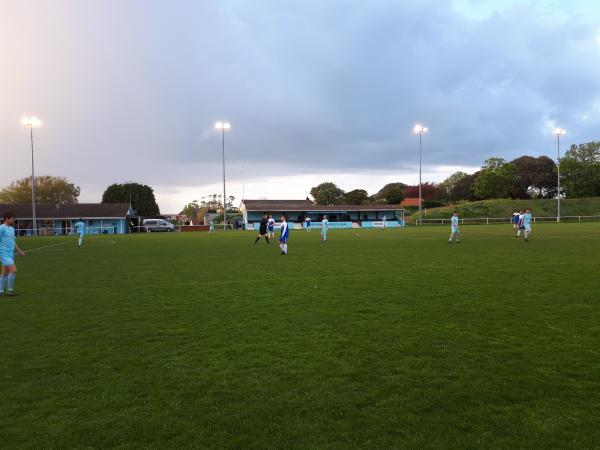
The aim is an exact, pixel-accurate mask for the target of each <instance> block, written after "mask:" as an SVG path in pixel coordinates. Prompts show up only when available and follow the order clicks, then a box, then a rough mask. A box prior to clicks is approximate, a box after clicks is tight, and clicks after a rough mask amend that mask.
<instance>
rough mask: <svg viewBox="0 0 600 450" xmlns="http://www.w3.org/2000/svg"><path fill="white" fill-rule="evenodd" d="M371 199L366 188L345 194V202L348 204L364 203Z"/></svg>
mask: <svg viewBox="0 0 600 450" xmlns="http://www.w3.org/2000/svg"><path fill="white" fill-rule="evenodd" d="M368 200H369V194H368V193H367V191H365V190H364V189H354V190H353V191H349V192H346V193H345V194H344V200H343V201H344V203H346V204H348V205H364V204H365V203H367V202H368Z"/></svg>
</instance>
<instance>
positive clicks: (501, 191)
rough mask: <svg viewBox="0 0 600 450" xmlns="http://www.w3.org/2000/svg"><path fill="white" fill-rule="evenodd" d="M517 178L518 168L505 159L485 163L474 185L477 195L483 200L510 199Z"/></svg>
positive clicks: (494, 159) (490, 159)
mask: <svg viewBox="0 0 600 450" xmlns="http://www.w3.org/2000/svg"><path fill="white" fill-rule="evenodd" d="M516 178H517V168H516V167H515V166H514V165H513V164H510V163H507V162H506V160H504V159H503V158H489V159H487V160H486V161H485V163H484V165H483V167H482V168H481V171H480V173H479V176H478V177H477V179H476V180H475V183H474V185H473V191H474V193H475V195H476V196H477V197H479V198H482V199H487V198H508V197H510V194H511V189H512V187H513V186H514V184H515V180H516Z"/></svg>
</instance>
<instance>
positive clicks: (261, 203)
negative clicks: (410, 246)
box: [242, 200, 402, 212]
mask: <svg viewBox="0 0 600 450" xmlns="http://www.w3.org/2000/svg"><path fill="white" fill-rule="evenodd" d="M242 203H243V204H244V207H245V208H246V211H260V212H268V211H282V212H285V211H298V212H344V211H401V210H402V207H401V206H400V205H315V204H314V203H313V202H311V201H309V200H244V201H243V202H242Z"/></svg>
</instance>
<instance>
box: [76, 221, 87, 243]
mask: <svg viewBox="0 0 600 450" xmlns="http://www.w3.org/2000/svg"><path fill="white" fill-rule="evenodd" d="M75 233H77V236H78V239H77V247H81V246H82V244H83V235H84V234H85V223H84V222H83V219H79V220H78V221H77V223H76V224H75Z"/></svg>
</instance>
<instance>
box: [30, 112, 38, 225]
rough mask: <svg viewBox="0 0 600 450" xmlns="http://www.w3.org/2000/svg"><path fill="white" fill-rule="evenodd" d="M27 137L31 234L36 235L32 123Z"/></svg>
mask: <svg viewBox="0 0 600 450" xmlns="http://www.w3.org/2000/svg"><path fill="white" fill-rule="evenodd" d="M29 138H30V140H31V218H32V220H33V229H32V233H33V236H36V235H37V225H36V222H37V220H36V214H35V162H34V159H33V123H31V124H29Z"/></svg>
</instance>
